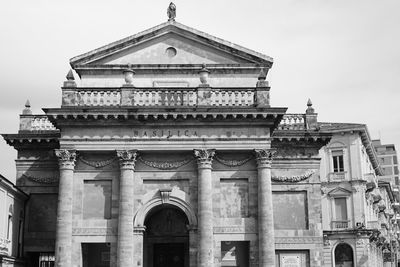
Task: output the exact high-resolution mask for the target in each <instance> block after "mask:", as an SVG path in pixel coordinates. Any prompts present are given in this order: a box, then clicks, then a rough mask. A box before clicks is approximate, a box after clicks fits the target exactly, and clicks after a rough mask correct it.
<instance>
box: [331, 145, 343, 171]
mask: <svg viewBox="0 0 400 267" xmlns="http://www.w3.org/2000/svg"><path fill="white" fill-rule="evenodd" d="M332 159H333V172H344V163H343V151H342V150H335V151H332Z"/></svg>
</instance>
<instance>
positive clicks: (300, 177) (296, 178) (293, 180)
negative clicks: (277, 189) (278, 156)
mask: <svg viewBox="0 0 400 267" xmlns="http://www.w3.org/2000/svg"><path fill="white" fill-rule="evenodd" d="M314 173H315V171H314V170H308V171H306V173H305V174H302V175H295V176H274V175H272V176H271V179H272V181H275V182H289V183H297V182H301V181H304V180H306V179H308V178H310V177H311V176H312V175H313V174H314Z"/></svg>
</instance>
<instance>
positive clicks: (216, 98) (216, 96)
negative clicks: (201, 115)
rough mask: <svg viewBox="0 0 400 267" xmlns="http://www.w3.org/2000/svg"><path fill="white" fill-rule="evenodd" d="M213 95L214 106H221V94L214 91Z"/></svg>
mask: <svg viewBox="0 0 400 267" xmlns="http://www.w3.org/2000/svg"><path fill="white" fill-rule="evenodd" d="M213 93H214V105H215V106H219V105H220V103H221V92H220V91H213Z"/></svg>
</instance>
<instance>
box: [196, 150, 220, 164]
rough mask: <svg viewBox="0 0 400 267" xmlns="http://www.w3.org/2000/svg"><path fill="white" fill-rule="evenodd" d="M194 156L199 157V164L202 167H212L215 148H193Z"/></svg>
mask: <svg viewBox="0 0 400 267" xmlns="http://www.w3.org/2000/svg"><path fill="white" fill-rule="evenodd" d="M193 152H194V156H195V157H196V158H197V166H198V167H200V168H211V163H212V160H213V157H214V155H215V149H193Z"/></svg>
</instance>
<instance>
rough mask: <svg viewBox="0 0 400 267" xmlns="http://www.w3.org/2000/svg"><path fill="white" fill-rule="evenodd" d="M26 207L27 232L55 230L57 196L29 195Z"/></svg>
mask: <svg viewBox="0 0 400 267" xmlns="http://www.w3.org/2000/svg"><path fill="white" fill-rule="evenodd" d="M28 207H29V208H28V214H27V216H28V218H29V223H28V230H29V232H52V231H55V230H56V218H57V194H31V195H30V198H29V201H28Z"/></svg>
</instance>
